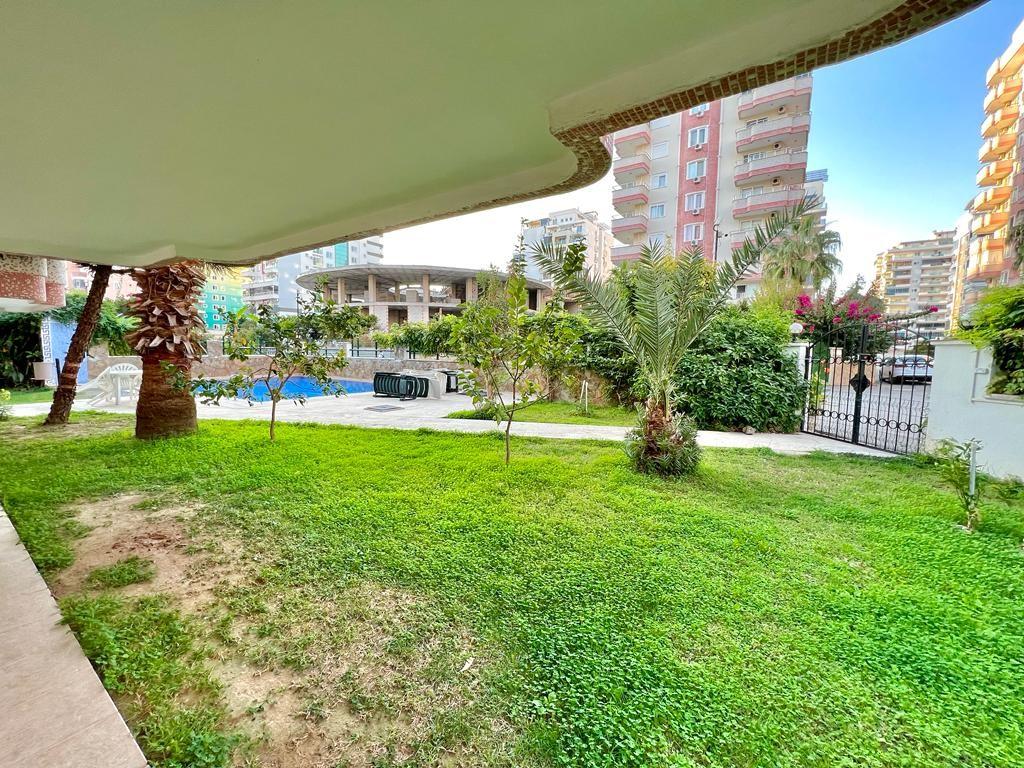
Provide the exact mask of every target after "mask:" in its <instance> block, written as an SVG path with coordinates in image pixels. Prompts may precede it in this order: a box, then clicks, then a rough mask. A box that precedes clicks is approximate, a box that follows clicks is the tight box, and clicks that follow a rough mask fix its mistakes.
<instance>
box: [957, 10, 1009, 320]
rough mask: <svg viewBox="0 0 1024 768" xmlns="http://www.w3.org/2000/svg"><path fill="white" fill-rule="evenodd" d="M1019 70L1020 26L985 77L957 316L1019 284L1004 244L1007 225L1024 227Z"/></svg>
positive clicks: (1006, 239)
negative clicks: (988, 293)
mask: <svg viewBox="0 0 1024 768" xmlns="http://www.w3.org/2000/svg"><path fill="white" fill-rule="evenodd" d="M1022 70H1024V23H1021V25H1020V26H1018V27H1017V29H1016V31H1015V32H1014V33H1013V37H1012V39H1011V41H1010V46H1009V47H1008V48H1007V49H1006V50H1005V51H1004V52H1003V53H1002V55H1000V56H999V57H998V58H996V60H995V61H993V62H992V65H991V66H990V67H989V68H988V72H987V73H986V74H985V84H986V86H987V87H988V93H987V94H986V96H985V101H984V103H983V107H984V110H985V118H984V120H983V122H982V124H981V137H982V144H981V149H980V150H978V161H979V162H980V163H981V170H979V171H978V175H977V179H976V180H977V183H978V187H979V188H980V191H979V192H978V194H977V196H976V197H975V198H974V201H973V203H972V204H971V209H972V211H973V213H974V220H973V222H972V224H971V234H972V239H971V242H970V246H969V248H968V253H967V264H966V267H963V269H964V279H963V294H962V296H961V298H960V301H959V302H958V309H959V310H960V312H961V313H969V312H970V310H971V308H972V307H973V306H974V304H976V303H977V301H978V298H979V297H980V296H981V292H982V291H983V290H984V289H986V288H989V287H991V286H993V285H1006V284H1009V283H1015V282H1018V281H1019V280H1020V273H1019V272H1018V270H1016V269H1014V267H1013V262H1014V249H1013V247H1012V246H1011V245H1010V243H1009V242H1008V235H1009V229H1010V227H1012V226H1014V225H1016V224H1021V223H1024V172H1022V169H1021V160H1022V150H1021V148H1020V145H1019V143H1018V140H1019V138H1020V134H1021V110H1022V108H1024V97H1022V95H1021V75H1022Z"/></svg>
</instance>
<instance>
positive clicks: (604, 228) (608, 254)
mask: <svg viewBox="0 0 1024 768" xmlns="http://www.w3.org/2000/svg"><path fill="white" fill-rule="evenodd" d="M520 231H521V233H522V236H523V243H524V245H525V246H526V276H527V277H529V278H531V279H533V280H543V279H544V274H543V272H542V270H541V269H540V265H538V264H537V262H536V260H535V259H534V258H533V256H532V253H531V246H533V245H537V244H539V243H542V242H550V243H552V244H554V245H562V246H565V245H569V244H570V243H575V242H578V241H582V242H585V243H586V244H587V260H586V263H585V266H586V268H587V269H588V270H589V272H590V274H591V275H592V276H593V277H595V278H597V279H598V280H605V279H606V278H607V277H608V275H610V274H611V271H612V267H613V266H614V265H613V264H612V246H613V245H614V239H613V238H612V232H611V227H609V226H608V225H607V224H605V223H604V222H603V221H601V220H600V219H599V218H598V215H597V212H595V211H581V210H580V209H579V208H569V209H568V210H564V211H552V212H551V213H549V214H548V215H547V216H544V217H542V218H539V219H532V220H531V219H523V221H522V224H521V230H520Z"/></svg>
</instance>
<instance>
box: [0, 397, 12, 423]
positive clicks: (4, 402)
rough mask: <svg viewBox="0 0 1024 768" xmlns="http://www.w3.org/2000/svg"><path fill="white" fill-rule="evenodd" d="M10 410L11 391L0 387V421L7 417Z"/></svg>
mask: <svg viewBox="0 0 1024 768" xmlns="http://www.w3.org/2000/svg"><path fill="white" fill-rule="evenodd" d="M10 412H11V393H10V392H8V391H7V390H6V389H0V421H3V420H4V419H6V418H7V415H8V414H9V413H10Z"/></svg>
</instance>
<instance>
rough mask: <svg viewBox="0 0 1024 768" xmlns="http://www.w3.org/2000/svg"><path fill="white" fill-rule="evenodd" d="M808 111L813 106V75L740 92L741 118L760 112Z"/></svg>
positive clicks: (739, 110)
mask: <svg viewBox="0 0 1024 768" xmlns="http://www.w3.org/2000/svg"><path fill="white" fill-rule="evenodd" d="M780 108H781V109H783V110H785V111H793V112H807V111H808V110H810V108H811V77H810V75H799V76H797V77H794V78H790V79H788V80H783V81H782V82H779V83H772V84H771V85H765V86H762V87H760V88H755V89H754V90H752V91H747V92H746V93H743V94H740V98H739V103H738V104H737V111H738V113H739V116H740V117H741V118H746V117H753V116H754V115H756V114H758V113H759V112H771V111H778V110H779V109H780Z"/></svg>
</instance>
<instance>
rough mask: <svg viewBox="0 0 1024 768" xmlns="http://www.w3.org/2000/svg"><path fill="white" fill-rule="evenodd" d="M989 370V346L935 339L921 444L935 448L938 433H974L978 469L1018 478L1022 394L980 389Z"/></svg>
mask: <svg viewBox="0 0 1024 768" xmlns="http://www.w3.org/2000/svg"><path fill="white" fill-rule="evenodd" d="M991 370H992V353H991V352H990V351H989V350H987V349H976V348H975V347H973V346H971V345H970V344H966V343H964V342H962V341H939V342H936V344H935V370H934V374H933V379H932V391H931V403H930V405H929V409H928V427H927V433H926V435H925V448H926V450H928V451H933V450H935V447H936V445H937V444H938V442H939V441H940V440H942V439H944V438H952V439H953V440H957V441H959V442H964V441H965V440H969V439H971V438H977V439H978V440H980V441H981V443H982V446H983V447H982V450H981V451H979V453H978V461H979V463H980V465H981V469H982V471H984V472H987V473H989V474H991V475H995V476H997V477H1010V476H1015V477H1024V397H1012V396H1009V395H988V394H986V393H985V387H986V386H987V385H988V382H989V379H990V378H991Z"/></svg>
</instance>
